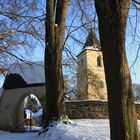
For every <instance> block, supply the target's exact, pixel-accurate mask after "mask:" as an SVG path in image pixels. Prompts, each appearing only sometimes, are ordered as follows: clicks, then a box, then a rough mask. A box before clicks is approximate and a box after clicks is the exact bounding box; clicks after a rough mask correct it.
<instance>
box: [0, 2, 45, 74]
mask: <svg viewBox="0 0 140 140" xmlns="http://www.w3.org/2000/svg"><path fill="white" fill-rule="evenodd" d="M37 10H38V12H37ZM40 11H41V10H40ZM40 11H39V4H38V3H37V1H36V0H31V1H25V0H21V1H18V0H10V1H4V0H1V2H0V71H1V72H3V71H5V70H6V69H5V68H6V67H8V65H9V64H10V63H14V62H15V61H16V62H18V61H25V60H28V59H27V56H29V55H30V54H31V52H32V51H33V49H34V48H36V46H37V45H40V44H43V41H44V37H43V35H44V33H45V32H44V30H43V28H42V27H43V18H44V17H45V14H44V13H42V12H40ZM25 55H26V56H25Z"/></svg>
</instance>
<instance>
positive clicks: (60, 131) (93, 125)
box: [0, 119, 140, 140]
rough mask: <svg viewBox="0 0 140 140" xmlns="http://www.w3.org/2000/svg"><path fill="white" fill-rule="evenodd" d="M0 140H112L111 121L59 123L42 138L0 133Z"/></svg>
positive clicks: (31, 135) (32, 135) (90, 120)
mask: <svg viewBox="0 0 140 140" xmlns="http://www.w3.org/2000/svg"><path fill="white" fill-rule="evenodd" d="M139 128H140V121H139ZM0 140H110V133H109V121H108V120H92V119H85V120H72V124H71V125H64V124H62V123H59V124H57V125H56V126H54V127H52V128H50V129H49V131H48V133H45V134H42V135H41V136H38V133H35V132H26V133H10V132H4V131H0Z"/></svg>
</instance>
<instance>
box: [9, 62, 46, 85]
mask: <svg viewBox="0 0 140 140" xmlns="http://www.w3.org/2000/svg"><path fill="white" fill-rule="evenodd" d="M14 73H16V74H19V75H20V76H21V77H22V78H23V79H24V80H25V81H26V82H27V84H35V83H44V82H45V74H44V62H43V61H41V62H34V63H31V64H27V63H20V64H19V63H14V64H12V65H10V66H9V68H8V74H14Z"/></svg>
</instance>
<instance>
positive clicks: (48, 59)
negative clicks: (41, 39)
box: [44, 0, 69, 127]
mask: <svg viewBox="0 0 140 140" xmlns="http://www.w3.org/2000/svg"><path fill="white" fill-rule="evenodd" d="M55 2H56V1H55V0H48V1H47V5H46V13H47V14H46V47H45V79H46V82H45V83H46V85H45V86H46V112H47V115H46V122H45V126H44V127H47V126H48V125H49V123H50V122H52V121H53V120H58V119H63V117H64V118H65V117H66V110H65V103H64V95H63V94H64V93H63V90H64V86H63V74H62V50H63V47H64V46H63V45H64V31H65V21H66V19H65V18H66V13H67V9H68V4H69V0H57V4H56V3H55ZM55 5H56V6H55ZM55 7H56V10H55ZM54 11H56V13H55V12H54ZM54 13H55V14H54Z"/></svg>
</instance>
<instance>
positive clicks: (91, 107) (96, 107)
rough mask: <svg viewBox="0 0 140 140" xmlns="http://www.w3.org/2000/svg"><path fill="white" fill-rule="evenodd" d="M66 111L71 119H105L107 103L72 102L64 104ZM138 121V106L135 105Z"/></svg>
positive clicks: (139, 106)
mask: <svg viewBox="0 0 140 140" xmlns="http://www.w3.org/2000/svg"><path fill="white" fill-rule="evenodd" d="M66 109H67V114H68V116H69V118H71V119H107V118H108V103H107V102H103V101H92V100H90V101H85V100H84V101H72V102H66ZM136 110H137V115H138V119H140V104H136Z"/></svg>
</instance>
